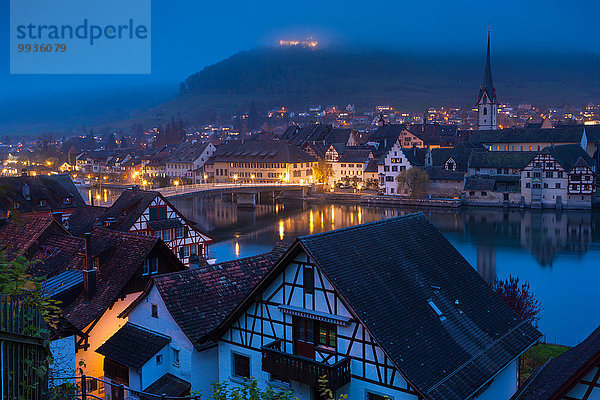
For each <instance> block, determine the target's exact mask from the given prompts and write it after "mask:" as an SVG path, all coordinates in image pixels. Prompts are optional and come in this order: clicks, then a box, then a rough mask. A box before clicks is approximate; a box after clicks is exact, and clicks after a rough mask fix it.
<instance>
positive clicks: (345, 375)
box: [262, 339, 350, 390]
mask: <svg viewBox="0 0 600 400" xmlns="http://www.w3.org/2000/svg"><path fill="white" fill-rule="evenodd" d="M262 370H263V371H265V372H269V373H271V374H275V375H277V376H278V377H281V378H285V379H289V380H293V381H296V382H300V383H305V384H307V385H310V386H311V387H313V388H319V386H320V385H321V383H320V380H322V379H323V382H325V386H326V387H328V388H329V389H331V390H337V389H339V388H341V387H342V386H344V385H345V384H347V383H349V382H350V358H344V359H343V360H341V361H338V362H337V363H335V364H331V365H330V364H326V363H322V362H317V361H315V360H311V359H310V358H306V357H302V356H297V355H293V354H288V353H285V352H284V351H282V342H281V339H278V340H276V341H274V342H273V343H270V344H268V345H266V346H264V347H263V348H262Z"/></svg>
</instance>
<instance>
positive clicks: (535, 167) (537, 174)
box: [521, 144, 596, 208]
mask: <svg viewBox="0 0 600 400" xmlns="http://www.w3.org/2000/svg"><path fill="white" fill-rule="evenodd" d="M595 172H596V163H595V162H594V160H593V159H592V158H591V157H590V156H589V155H588V154H587V153H586V152H585V150H583V148H582V147H581V146H579V145H576V144H570V145H562V146H549V147H546V148H545V149H543V150H542V151H541V152H540V153H539V154H538V155H536V156H535V157H534V158H533V159H532V160H531V161H530V162H529V163H528V164H527V166H526V167H525V168H523V170H522V172H521V194H522V196H523V199H524V203H525V205H527V206H531V207H533V208H542V207H558V208H562V207H565V208H591V207H592V195H593V194H594V193H596V179H595V177H596V173H595Z"/></svg>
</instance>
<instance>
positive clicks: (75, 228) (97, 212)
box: [67, 205, 107, 236]
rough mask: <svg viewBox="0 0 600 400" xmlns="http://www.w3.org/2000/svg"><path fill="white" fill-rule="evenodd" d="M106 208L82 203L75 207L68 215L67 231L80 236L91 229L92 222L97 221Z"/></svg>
mask: <svg viewBox="0 0 600 400" xmlns="http://www.w3.org/2000/svg"><path fill="white" fill-rule="evenodd" d="M106 210H107V208H106V207H97V206H88V205H84V206H81V207H77V209H75V211H73V213H72V214H71V215H70V216H69V219H68V220H67V225H68V227H69V232H71V234H73V235H74V236H81V235H83V234H84V233H86V232H89V231H90V230H92V227H93V226H94V223H95V222H96V221H99V219H100V217H101V215H102V214H103V213H104V212H105V211H106Z"/></svg>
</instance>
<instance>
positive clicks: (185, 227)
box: [183, 225, 190, 238]
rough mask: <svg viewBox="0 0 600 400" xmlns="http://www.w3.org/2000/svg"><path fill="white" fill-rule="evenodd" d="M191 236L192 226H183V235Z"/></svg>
mask: <svg viewBox="0 0 600 400" xmlns="http://www.w3.org/2000/svg"><path fill="white" fill-rule="evenodd" d="M189 236H190V228H189V227H188V226H187V225H186V226H184V227H183V237H184V238H186V237H189Z"/></svg>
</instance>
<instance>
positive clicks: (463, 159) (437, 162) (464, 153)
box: [431, 142, 486, 172]
mask: <svg viewBox="0 0 600 400" xmlns="http://www.w3.org/2000/svg"><path fill="white" fill-rule="evenodd" d="M485 151H486V149H485V147H484V146H483V145H482V144H481V143H476V142H462V143H460V144H459V145H457V146H456V147H454V148H451V149H445V148H438V149H431V158H432V164H433V165H434V166H443V165H444V164H445V163H446V161H448V160H449V159H450V158H452V159H453V160H454V162H455V163H456V169H457V170H460V171H462V172H466V171H467V168H468V164H469V159H470V157H471V154H473V153H475V152H485Z"/></svg>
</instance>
